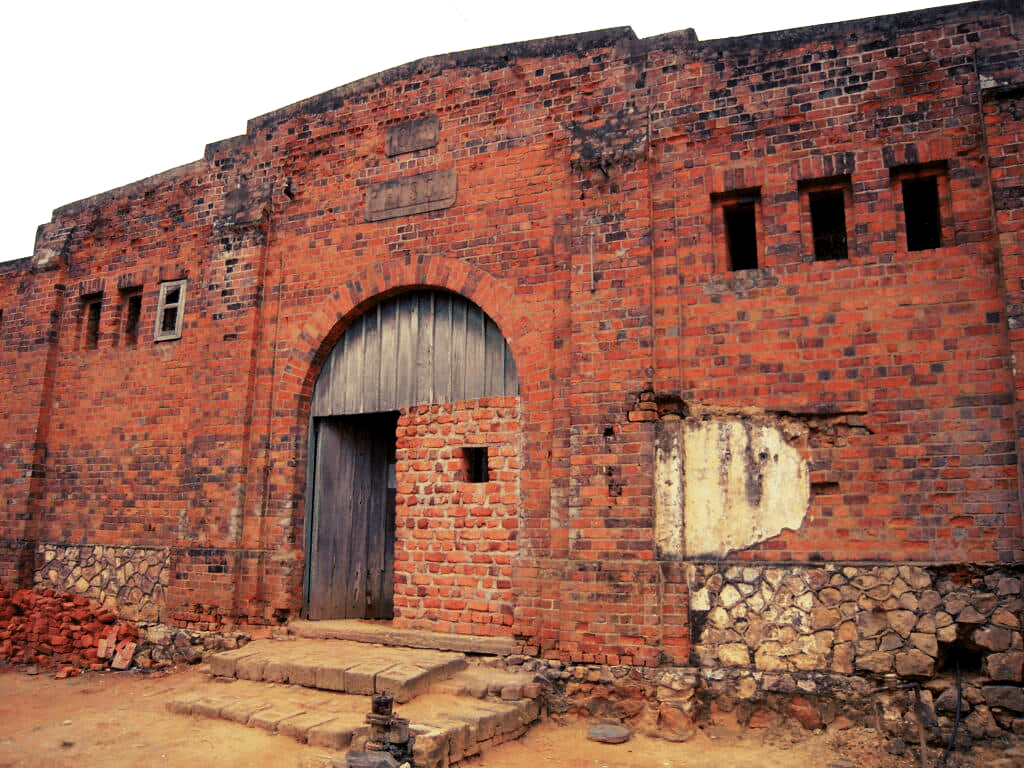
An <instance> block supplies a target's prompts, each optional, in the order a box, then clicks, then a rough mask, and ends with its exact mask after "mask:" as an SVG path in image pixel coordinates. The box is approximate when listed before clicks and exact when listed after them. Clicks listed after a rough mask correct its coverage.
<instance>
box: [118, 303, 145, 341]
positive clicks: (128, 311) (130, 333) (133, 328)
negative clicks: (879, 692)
mask: <svg viewBox="0 0 1024 768" xmlns="http://www.w3.org/2000/svg"><path fill="white" fill-rule="evenodd" d="M141 317H142V292H141V291H133V292H131V293H128V294H126V295H125V299H124V334H123V336H122V338H123V339H124V343H125V344H127V345H132V346H134V345H135V344H138V343H139V319H140V318H141Z"/></svg>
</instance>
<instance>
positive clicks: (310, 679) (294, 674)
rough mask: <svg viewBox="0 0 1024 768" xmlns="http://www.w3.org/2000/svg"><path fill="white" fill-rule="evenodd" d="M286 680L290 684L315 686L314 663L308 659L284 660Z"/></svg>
mask: <svg viewBox="0 0 1024 768" xmlns="http://www.w3.org/2000/svg"><path fill="white" fill-rule="evenodd" d="M284 667H285V672H284V674H285V675H286V676H287V677H288V682H289V683H290V684H291V685H301V686H304V687H306V688H316V670H317V667H316V664H314V663H313V662H310V661H287V662H284Z"/></svg>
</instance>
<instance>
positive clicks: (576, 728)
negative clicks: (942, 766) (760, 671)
mask: <svg viewBox="0 0 1024 768" xmlns="http://www.w3.org/2000/svg"><path fill="white" fill-rule="evenodd" d="M215 685H217V683H215V682H211V681H210V679H209V677H208V675H206V674H205V673H204V672H203V671H202V670H201V669H200V668H189V669H180V670H177V671H175V672H172V673H151V674H141V673H133V672H127V673H112V672H105V673H90V674H87V675H83V676H81V677H76V678H71V679H67V680H55V679H54V678H53V676H52V673H51V674H45V673H43V674H39V675H34V676H33V675H28V674H26V673H25V671H24V670H23V669H18V668H2V667H0V768H7V767H10V768H13V767H14V766H25V767H26V768H29V767H31V768H44V767H45V768H63V767H64V766H67V767H68V768H71V767H72V766H74V768H88V767H90V766H102V767H103V768H128V767H129V766H131V767H134V766H147V768H151V767H152V766H161V765H168V766H190V767H191V766H197V767H202V766H217V768H233V767H234V766H238V768H242V766H245V768H251V766H275V768H286V767H287V768H292V767H294V768H323V767H325V766H330V765H331V759H332V758H333V757H336V756H337V753H331V752H326V751H325V750H323V749H317V748H313V747H308V746H306V745H303V744H299V743H298V742H295V741H292V740H291V739H289V738H287V737H284V736H275V735H270V734H268V733H265V732H264V731H261V730H257V729H252V728H246V727H244V726H241V725H237V724H234V723H229V722H225V721H220V720H206V719H201V718H194V717H185V716H181V715H174V714H170V713H168V712H167V711H166V709H165V702H166V701H167V700H168V699H169V698H171V697H173V696H174V695H176V694H177V693H181V692H185V691H195V690H197V689H200V688H203V687H205V686H215ZM399 713H400V712H399ZM590 725H591V723H588V722H585V721H582V720H577V719H572V718H569V719H565V720H559V721H556V720H553V719H547V718H546V719H544V720H543V721H542V722H541V723H540V724H539V725H537V726H535V727H534V728H533V729H532V730H531V731H530V732H529V733H528V734H527V735H526V736H524V737H523V738H521V739H519V740H518V741H515V742H510V743H507V744H503V745H500V746H498V747H495V748H493V749H490V750H489V751H488V752H486V753H485V754H484V755H482V756H480V757H476V758H474V759H472V760H470V761H466V762H464V763H462V765H463V766H465V768H499V767H500V768H543V767H544V766H548V765H550V766H556V765H558V766H568V767H569V768H641V767H642V768H677V767H678V768H684V767H685V768H917V766H920V765H921V763H920V762H919V759H918V753H917V751H916V749H911V750H909V751H908V752H907V753H906V754H905V755H903V756H902V757H894V756H892V755H888V754H886V753H885V752H884V751H883V750H882V748H881V744H880V743H879V741H878V739H877V738H876V737H875V734H874V732H872V731H868V730H861V729H848V730H845V731H838V732H834V733H828V732H824V733H818V734H807V733H806V732H801V731H798V730H793V731H786V732H781V733H780V732H768V731H763V730H762V731H753V730H752V731H747V732H746V733H742V734H741V733H737V732H733V731H729V730H727V729H706V730H703V731H700V732H699V733H698V734H697V735H696V736H694V738H692V739H691V740H690V741H688V742H686V743H683V744H673V743H669V742H665V741H660V740H656V739H650V738H646V737H643V736H635V737H634V738H632V739H631V740H630V741H628V742H626V743H625V744H618V745H608V744H598V743H595V742H592V741H589V740H587V738H586V734H587V730H588V728H589V727H590ZM1020 755H1024V752H1020V753H1018V752H1012V753H1010V752H1006V751H996V752H992V753H988V752H984V753H983V752H979V751H978V750H975V752H974V753H972V754H970V755H956V754H954V756H953V758H952V759H951V760H950V761H949V763H948V765H949V766H951V767H953V768H956V767H961V768H966V767H967V766H970V767H971V768H974V766H977V767H978V768H982V766H984V768H1024V762H1017V760H1018V758H1019V756H1020ZM938 756H939V752H938V750H936V749H929V750H928V757H929V759H928V766H932V765H935V763H936V760H937V758H938Z"/></svg>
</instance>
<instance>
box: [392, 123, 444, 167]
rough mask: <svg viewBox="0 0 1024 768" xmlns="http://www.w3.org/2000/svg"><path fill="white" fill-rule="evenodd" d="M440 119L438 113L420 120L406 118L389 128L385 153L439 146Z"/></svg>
mask: <svg viewBox="0 0 1024 768" xmlns="http://www.w3.org/2000/svg"><path fill="white" fill-rule="evenodd" d="M437 135H438V120H437V116H436V115H431V116H430V117H424V118H421V119H419V120H406V121H405V122H404V123H399V124H398V125H395V126H392V127H391V128H388V132H387V135H386V137H385V140H384V153H385V154H386V155H387V156H388V157H394V156H395V155H401V154H404V153H405V152H415V151H416V150H417V149H430V148H431V147H436V146H437Z"/></svg>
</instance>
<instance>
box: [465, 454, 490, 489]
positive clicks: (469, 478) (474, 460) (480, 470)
mask: <svg viewBox="0 0 1024 768" xmlns="http://www.w3.org/2000/svg"><path fill="white" fill-rule="evenodd" d="M462 457H463V459H464V460H465V462H466V464H465V477H466V482H467V483H486V482H487V481H488V480H489V479H490V475H489V473H488V466H487V446H486V445H484V446H478V445H467V446H465V447H463V449H462Z"/></svg>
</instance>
